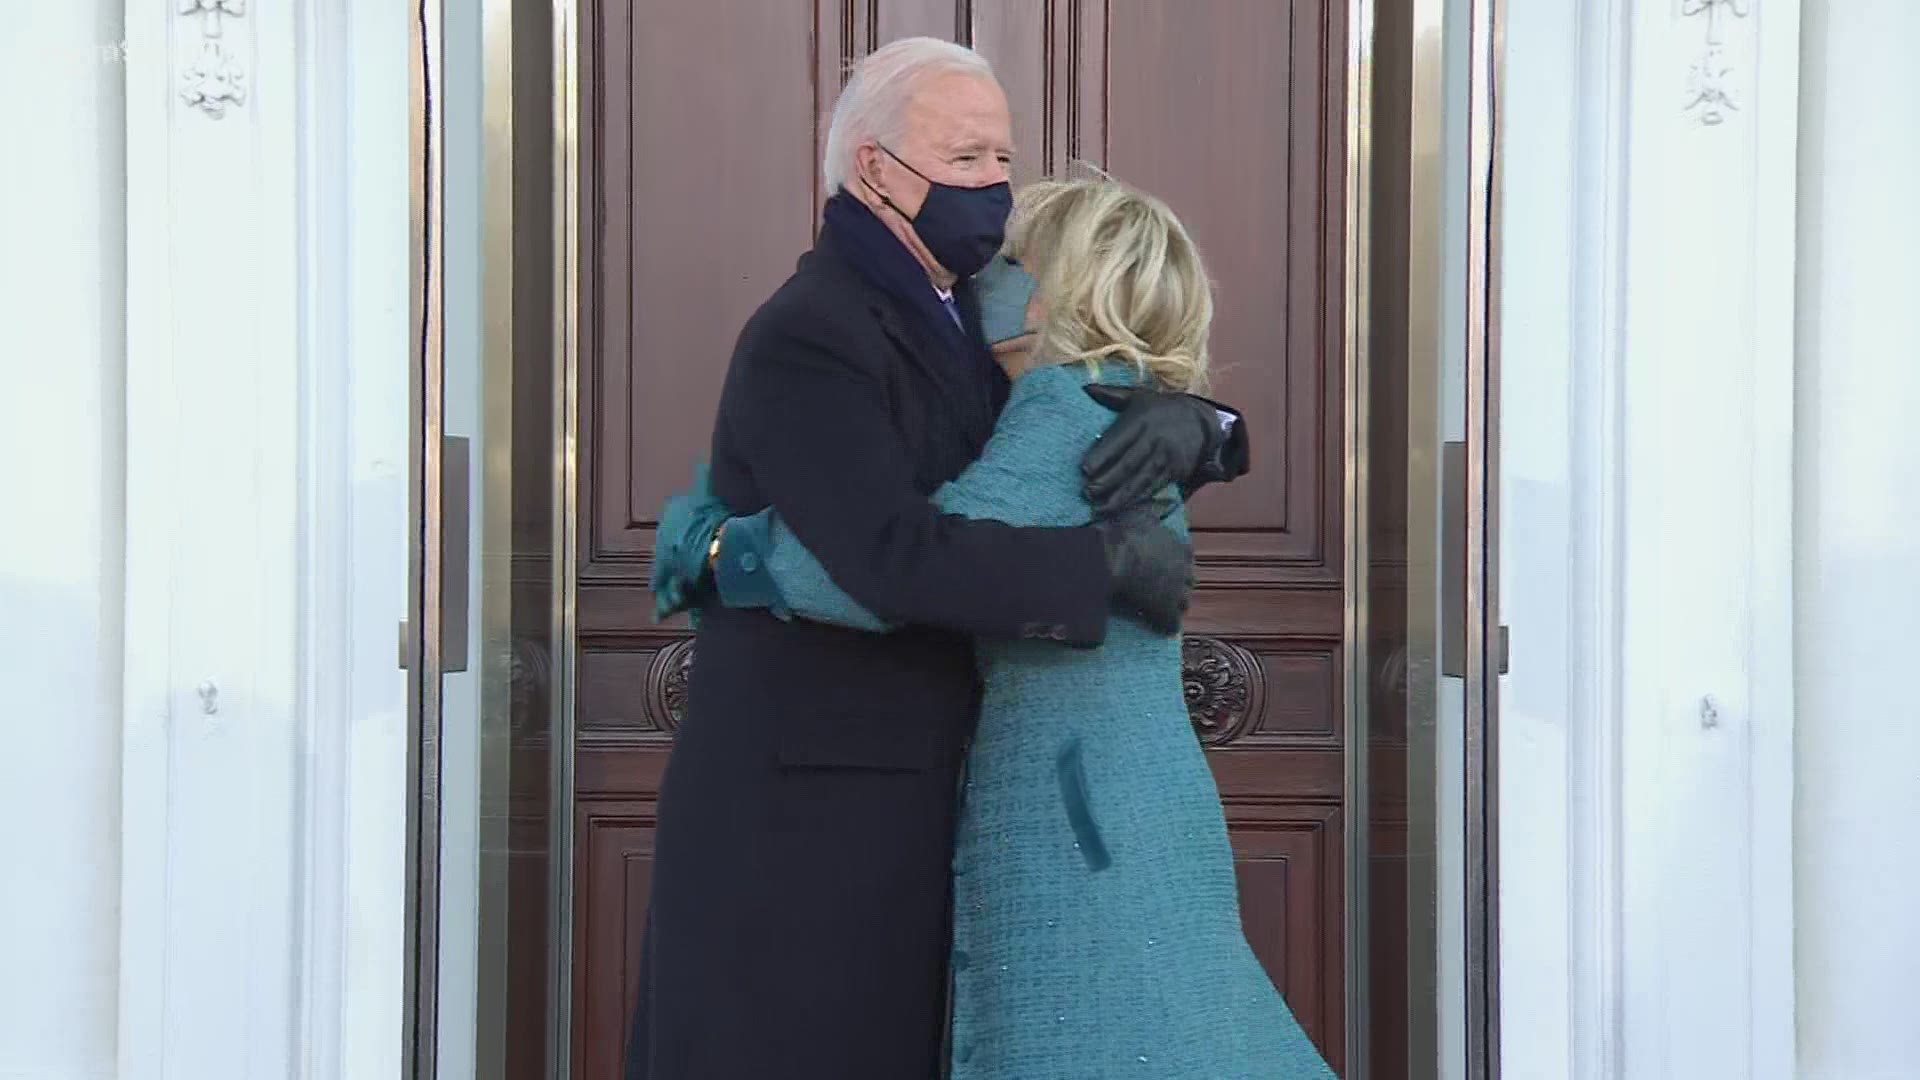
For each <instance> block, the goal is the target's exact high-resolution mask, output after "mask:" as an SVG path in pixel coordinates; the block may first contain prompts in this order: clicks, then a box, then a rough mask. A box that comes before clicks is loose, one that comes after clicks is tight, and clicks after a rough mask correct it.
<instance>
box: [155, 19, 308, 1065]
mask: <svg viewBox="0 0 1920 1080" xmlns="http://www.w3.org/2000/svg"><path fill="white" fill-rule="evenodd" d="M228 6H230V7H233V8H240V5H219V4H216V3H213V2H212V0H203V2H201V3H198V4H193V3H185V4H182V3H171V2H170V3H164V4H156V3H151V2H149V0H128V2H127V3H126V7H125V11H126V29H127V36H128V64H127V127H126V139H127V164H128V180H129V183H128V190H127V224H128V284H127V291H128V353H127V383H128V389H127V398H126V407H127V431H128V435H127V444H128V448H129V453H128V462H127V563H126V603H127V650H126V664H125V681H124V693H125V702H124V707H125V733H124V740H125V741H124V754H125V765H124V782H123V805H122V818H121V821H122V835H123V838H124V858H123V862H122V867H123V878H122V898H121V901H122V902H121V953H122V963H121V983H120V988H121V996H120V1003H121V1013H120V1045H119V1063H120V1076H121V1077H122V1078H123V1080H143V1078H161V1077H166V1078H182V1080H184V1078H192V1080H227V1078H234V1080H239V1078H242V1077H245V1078H254V1077H278V1076H289V1075H292V1074H293V1065H294V1060H295V1050H296V1038H297V1035H296V1032H297V1030H298V1027H297V1025H298V1018H297V1008H296V1005H297V1003H298V1001H299V998H298V979H297V971H298V968H297V964H296V957H297V955H298V948H297V944H296V942H297V941H298V940H299V937H298V928H299V926H300V915H299V909H298V903H297V897H298V895H299V893H298V892H297V891H296V865H297V860H298V858H299V856H300V852H301V848H302V843H301V836H300V832H299V810H298V803H297V801H296V795H295V793H296V791H297V785H296V767H297V765H298V758H297V756H296V748H297V745H298V743H297V738H298V732H299V727H298V724H299V717H300V711H301V704H300V697H301V693H300V691H301V688H300V684H299V663H298V660H297V650H298V648H299V646H300V640H301V633H300V627H299V622H298V620H299V614H300V610H301V609H300V588H299V575H300V573H301V570H302V567H303V550H304V545H305V540H306V538H305V537H304V536H303V535H302V530H301V529H300V527H299V522H300V503H301V472H300V449H299V448H300V443H299V440H300V435H301V430H302V421H301V414H300V408H299V404H300V361H301V352H302V350H301V341H300V293H299V287H300V285H299V283H300V273H299V264H298V251H299V228H300V224H301V223H300V221H299V218H298V214H297V207H298V205H299V202H298V197H299V187H298V184H297V183H296V173H295V150H296V137H295V135H296V127H297V123H298V115H299V113H298V108H297V105H298V103H297V101H296V99H295V87H296V74H297V71H298V60H297V54H296V49H295V39H294V26H295V22H294V18H293V14H292V11H291V6H290V5H286V4H276V3H255V4H247V5H245V6H244V8H243V9H242V10H241V13H239V14H234V13H230V12H228V11H226V10H225V8H226V7H228ZM182 9H185V10H182Z"/></svg>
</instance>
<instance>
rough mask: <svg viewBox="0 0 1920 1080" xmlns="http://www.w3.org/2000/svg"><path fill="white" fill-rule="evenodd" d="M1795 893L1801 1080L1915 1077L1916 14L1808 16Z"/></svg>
mask: <svg viewBox="0 0 1920 1080" xmlns="http://www.w3.org/2000/svg"><path fill="white" fill-rule="evenodd" d="M1803 33H1804V35H1805V43H1804V48H1803V50H1802V56H1803V58H1804V64H1805V67H1804V69H1803V73H1802V80H1803V98H1802V107H1801V120H1802V123H1801V138H1802V144H1801V153H1800V192H1801V211H1800V294H1799V295H1800V316H1801V325H1800V334H1799V347H1800V363H1799V382H1798V394H1799V399H1798V400H1799V410H1798V419H1799V432H1798V435H1799V438H1798V462H1797V463H1798V466H1799V476H1798V490H1799V498H1800V505H1799V508H1798V511H1799V512H1798V514H1797V527H1798V541H1799V546H1798V551H1797V554H1798V558H1797V560H1796V565H1795V598H1796V604H1797V606H1798V610H1799V625H1798V635H1797V641H1796V645H1797V649H1798V660H1799V680H1798V696H1799V711H1800V724H1799V736H1798V740H1799V741H1798V752H1799V758H1798V762H1797V766H1798V779H1799V797H1798V805H1797V808H1796V811H1797V812H1796V816H1795V823H1794V824H1795V834H1796V836H1795V844H1794V858H1795V874H1794V893H1795V909H1796V911H1797V913H1798V923H1797V943H1796V944H1797V956H1798V968H1797V972H1796V975H1797V979H1798V984H1799V998H1800V1017H1799V1021H1800V1063H1801V1073H1800V1075H1801V1076H1802V1077H1804V1078H1805V1080H1893V1078H1896V1077H1901V1078H1904V1077H1909V1076H1912V1075H1913V1074H1914V1070H1915V1069H1916V1068H1920V1066H1916V1064H1915V1063H1916V1062H1920V1024H1916V1023H1915V1022H1914V1017H1913V1009H1912V1001H1913V978H1914V972H1915V971H1916V970H1920V831H1916V826H1915V823H1916V822H1920V780H1916V776H1920V705H1916V696H1915V689H1914V679H1913V672H1914V668H1915V657H1914V652H1915V647H1916V645H1920V488H1916V486H1915V484H1916V477H1920V435H1916V431H1920V428H1917V427H1916V424H1920V322H1916V314H1915V305H1916V300H1917V298H1920V202H1917V201H1916V199H1915V192H1916V191H1920V179H1917V178H1920V119H1916V117H1915V114H1914V101H1915V98H1914V90H1913V81H1912V68H1913V62H1912V57H1911V55H1910V54H1911V49H1912V46H1913V43H1914V42H1915V41H1920V6H1915V5H1914V4H1912V3H1911V2H1909V0H1845V2H1832V3H1814V4H1809V5H1808V6H1807V20H1806V24H1805V27H1804V31H1803Z"/></svg>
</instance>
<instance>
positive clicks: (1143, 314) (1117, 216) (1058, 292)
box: [1006, 178, 1213, 391]
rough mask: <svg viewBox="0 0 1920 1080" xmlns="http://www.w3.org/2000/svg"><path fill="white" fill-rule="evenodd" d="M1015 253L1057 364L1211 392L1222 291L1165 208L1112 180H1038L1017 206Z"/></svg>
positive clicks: (1044, 342)
mask: <svg viewBox="0 0 1920 1080" xmlns="http://www.w3.org/2000/svg"><path fill="white" fill-rule="evenodd" d="M1006 253H1007V254H1008V255H1009V256H1011V257H1012V258H1014V259H1017V260H1019V262H1020V263H1021V264H1022V265H1023V266H1025V267H1026V269H1027V272H1028V273H1029V274H1032V275H1033V277H1034V280H1035V281H1036V282H1037V283H1038V291H1039V296H1040V299H1041V303H1042V304H1043V305H1044V306H1045V307H1046V320H1045V323H1044V325H1042V326H1041V327H1040V330H1039V334H1040V338H1039V342H1038V345H1037V350H1038V352H1039V353H1040V354H1042V355H1044V356H1045V357H1046V358H1047V360H1048V361H1051V362H1053V363H1074V362H1079V363H1084V364H1087V365H1088V366H1089V367H1092V368H1094V369H1095V370H1098V368H1099V365H1100V363H1101V361H1104V360H1109V359H1112V360H1119V361H1125V362H1127V363H1130V364H1132V365H1133V366H1134V367H1135V368H1136V369H1137V370H1138V371H1139V372H1140V373H1141V375H1143V376H1144V377H1146V378H1149V379H1151V380H1153V381H1154V382H1155V383H1158V384H1159V385H1160V386H1162V387H1164V388H1166V389H1169V390H1181V391H1201V390H1204V389H1206V385H1207V359H1208V358H1207V336H1208V334H1209V332H1210V331H1211V329H1212V326H1213V286H1212V283H1211V282H1210V281H1209V280H1208V278H1207V273H1206V267H1205V266H1204V265H1203V264H1202V263H1201V261H1200V249H1199V248H1198V247H1196V246H1195V245H1194V242H1193V238H1192V237H1191V236H1188V235H1187V230H1186V227H1185V226H1183V225H1181V224H1180V219H1179V218H1178V217H1175V216H1174V213H1173V211H1172V210H1170V209H1168V207H1167V205H1166V204H1165V203H1163V202H1161V201H1160V200H1159V199H1156V198H1154V197H1153V196H1151V195H1148V194H1146V193H1144V192H1140V191H1135V190H1133V189H1132V188H1129V187H1127V186H1125V185H1123V184H1120V183H1117V182H1115V181H1113V180H1111V179H1106V178H1099V179H1073V180H1042V181H1038V182H1036V183H1033V184H1030V185H1028V186H1027V187H1025V188H1023V189H1021V191H1020V193H1019V194H1018V195H1017V196H1016V197H1015V199H1014V211H1013V219H1012V221H1011V223H1010V224H1009V227H1008V234H1007V243H1006Z"/></svg>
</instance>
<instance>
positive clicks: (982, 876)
mask: <svg viewBox="0 0 1920 1080" xmlns="http://www.w3.org/2000/svg"><path fill="white" fill-rule="evenodd" d="M1007 253H1008V255H1009V256H1010V257H1011V259H1012V260H1017V262H1016V261H1010V260H1009V259H1006V258H1003V259H1001V260H999V261H997V262H996V263H995V264H994V265H993V266H992V267H990V268H989V269H988V270H986V271H984V272H983V273H982V275H981V276H980V277H979V278H977V279H976V281H975V286H976V288H977V289H978V291H979V293H980V296H981V301H982V306H983V309H984V317H983V323H984V328H985V330H986V333H987V337H988V340H989V341H995V342H998V344H996V346H995V355H996V356H997V357H998V358H999V360H1000V362H1001V364H1002V366H1003V367H1005V368H1006V369H1007V372H1008V374H1009V375H1010V376H1011V377H1012V378H1013V392H1012V396H1011V398H1010V399H1009V401H1008V403H1007V406H1006V409H1005V410H1004V411H1003V412H1002V414H1001V416H1000V419H999V422H998V424H997V425H996V427H995V430H994V436H993V439H992V441H991V442H989V443H988V445H987V448H986V451H985V453H983V454H982V455H981V457H980V459H979V460H978V461H977V462H976V463H975V464H974V465H973V466H971V467H970V468H968V469H967V470H966V471H965V472H964V473H963V474H961V476H960V477H959V478H957V479H955V480H954V481H952V482H951V483H949V484H947V485H946V486H944V487H942V488H941V489H940V490H939V491H938V492H937V493H936V494H935V495H934V500H935V502H936V503H937V504H938V505H939V506H940V508H941V509H942V510H944V511H946V512H947V513H952V514H959V515H963V516H966V517H972V518H991V519H994V520H999V521H1004V522H1006V523H1008V524H1011V525H1022V526H1026V525H1037V526H1049V525H1051V526H1072V525H1084V524H1086V523H1087V522H1088V520H1089V517H1090V514H1091V511H1090V509H1089V507H1088V505H1087V503H1086V500H1085V498H1084V497H1083V494H1082V486H1083V478H1082V477H1081V476H1080V474H1079V471H1078V469H1077V463H1078V462H1079V461H1080V459H1081V456H1082V454H1084V452H1085V451H1086V450H1087V448H1088V447H1089V446H1090V445H1091V444H1092V443H1093V442H1094V441H1095V440H1096V439H1098V438H1099V437H1100V436H1101V433H1102V432H1103V431H1104V430H1105V429H1106V427H1107V425H1108V424H1109V423H1110V422H1111V420H1112V419H1113V416H1114V414H1113V413H1112V412H1111V411H1110V410H1109V409H1107V408H1104V407H1102V405H1100V404H1099V403H1097V402H1096V401H1095V400H1093V398H1092V397H1091V396H1090V395H1089V394H1088V393H1087V392H1086V388H1087V387H1088V386H1090V385H1101V386H1114V387H1126V386H1132V385H1138V384H1141V383H1151V384H1154V385H1157V386H1158V387H1159V388H1161V389H1166V390H1175V391H1191V390H1198V389H1200V388H1201V387H1203V386H1204V381H1205V377H1206V361H1207V350H1206V341H1207V332H1208V327H1209V324H1210V322H1211V319H1212V298H1211V292H1210V289H1209V287H1208V285H1207V279H1206V276H1205V272H1204V270H1203V269H1202V266H1201V263H1200V259H1199V255H1198V252H1197V251H1196V250H1195V248H1194V246H1193V243H1192V241H1191V239H1190V238H1189V237H1188V236H1187V234H1186V232H1185V230H1184V229H1183V228H1182V227H1181V225H1180V223H1179V221H1178V220H1177V219H1176V218H1175V217H1174V216H1173V214H1172V213H1171V212H1170V211H1169V210H1168V209H1167V208H1166V207H1165V205H1164V204H1162V203H1160V202H1159V201H1158V200H1156V199H1153V198H1151V197H1149V196H1146V195H1143V194H1140V193H1137V192H1133V191H1130V190H1128V189H1126V188H1124V187H1122V186H1120V185H1118V184H1114V183H1111V182H1107V181H1093V180H1087V181H1070V182H1048V183H1041V184H1036V185H1033V186H1032V187H1030V188H1028V189H1027V190H1025V191H1024V192H1022V195H1021V199H1020V202H1019V204H1018V206H1017V208H1016V211H1015V214H1014V219H1013V225H1012V233H1011V235H1010V237H1009V241H1008V247H1007ZM1029 327H1037V330H1031V331H1030V330H1029V329H1028V328H1029ZM1097 392H1098V391H1097V390H1096V393H1097ZM1144 512H1158V513H1163V514H1164V517H1165V520H1166V524H1167V526H1168V527H1169V528H1171V529H1174V530H1175V531H1176V532H1179V533H1181V534H1182V535H1184V534H1185V531H1186V519H1185V514H1184V511H1183V510H1181V509H1180V507H1179V500H1178V493H1176V492H1172V491H1169V492H1168V493H1166V495H1165V496H1164V497H1163V498H1162V499H1161V500H1160V502H1159V503H1158V505H1157V506H1156V507H1154V508H1151V509H1148V510H1146V511H1144ZM726 516H727V511H726V510H725V508H724V507H721V506H718V505H717V504H716V503H715V502H714V501H713V499H712V497H711V495H709V494H707V493H705V492H703V491H695V492H693V493H691V494H689V495H686V496H679V497H676V498H675V499H673V500H670V501H669V506H668V510H667V512H666V513H665V514H664V515H663V520H662V527H661V550H662V552H663V555H662V558H661V561H660V564H659V567H658V569H657V571H656V579H655V583H654V584H655V589H656V592H657V593H658V595H659V598H660V603H661V606H662V608H663V610H674V609H677V608H678V607H680V606H683V605H684V604H685V603H686V601H685V600H684V599H683V598H684V597H687V596H690V595H693V594H696V593H698V592H700V591H701V590H702V589H704V588H706V587H708V583H709V575H708V573H707V569H708V565H707V564H709V560H708V559H707V556H708V555H709V553H711V554H712V556H713V557H712V559H711V560H710V565H711V578H710V582H711V587H712V588H713V590H714V591H716V592H717V594H718V600H719V602H720V603H722V604H725V605H727V606H731V607H767V608H772V609H773V610H774V611H775V612H776V613H777V614H780V615H782V616H783V617H788V618H802V619H810V620H815V621H821V622H830V623H835V624H839V625H843V626H850V627H855V628H859V629H865V630H870V631H874V632H885V631H886V630H888V629H889V627H887V626H886V625H885V624H884V623H882V622H881V621H880V620H879V619H877V618H875V617H874V616H873V615H872V614H871V613H870V612H868V611H866V610H865V609H863V608H862V607H861V606H860V605H859V604H857V603H856V602H855V601H854V600H853V599H852V598H851V597H849V596H848V595H847V594H846V593H845V592H843V591H842V590H840V589H839V588H838V587H837V586H836V585H835V584H834V583H833V581H832V580H831V579H830V578H829V577H828V576H827V574H826V572H825V570H824V569H823V568H822V567H821V566H820V564H819V562H817V561H816V560H815V559H814V558H813V557H812V556H811V555H810V554H808V552H807V551H806V549H805V548H804V547H803V546H801V544H800V543H799V541H798V540H797V539H795V537H794V536H793V534H792V533H791V532H790V531H788V530H787V529H786V528H785V527H784V526H783V525H782V523H781V522H780V520H779V518H778V517H777V516H776V515H774V514H773V512H772V511H770V510H769V511H763V512H762V513H760V514H757V515H754V516H752V517H743V518H734V519H731V520H726V521H725V525H724V528H722V529H721V530H720V532H719V537H720V539H719V543H717V544H711V545H710V544H708V543H707V542H706V540H707V538H709V537H711V536H713V535H714V533H715V529H716V526H718V523H719V522H720V520H721V519H725V518H726ZM676 552H678V553H679V557H676V555H675V553H676ZM977 654H978V657H979V663H980V671H981V678H982V682H983V686H984V693H983V697H982V701H981V708H980V721H979V727H978V730H977V732H976V734H975V736H974V740H973V743H972V747H971V750H970V752H969V756H968V761H967V779H966V789H965V792H964V796H963V799H962V803H961V810H960V820H959V833H958V836H957V837H956V840H955V851H954V862H953V875H954V928H953V932H954V941H953V956H952V978H953V999H952V1000H953V1015H952V1030H951V1043H950V1066H951V1075H952V1076H953V1077H955V1078H957V1080H1016V1078H1017V1080H1054V1078H1079V1077H1086V1078H1089V1080H1091V1078H1095V1077H1098V1078H1103V1080H1105V1078H1113V1077H1126V1076H1139V1077H1151V1078H1155V1080H1169V1078H1191V1080H1237V1078H1263V1080H1264V1078H1273V1080H1296V1078H1320V1077H1331V1076H1332V1072H1331V1070H1330V1069H1329V1068H1328V1067H1327V1065H1326V1063H1325V1061H1324V1060H1323V1059H1322V1058H1321V1056H1320V1054H1319V1052H1318V1051H1317V1050H1316V1049H1315V1047H1314V1045H1313V1043H1312V1042H1311V1041H1310V1040H1309V1039H1308V1038H1307V1036H1306V1034H1305V1032H1304V1031H1302V1030H1301V1028H1300V1025H1299V1023H1298V1022H1297V1021H1296V1020H1295V1019H1294V1017H1293V1014H1292V1013H1291V1012H1290V1011H1289V1010H1288V1008H1287V1006H1286V1003H1285V1002H1284V1001H1283V1000H1282V999H1281V996H1280V994H1279V993H1278V992H1277V991H1276V990H1275V989H1274V986H1273V983H1272V982H1271V981H1270V980H1269V979H1268V977H1267V975H1266V972H1265V971H1264V970H1263V969H1262V968H1261V966H1260V963H1259V961H1258V960H1257V959H1256V958H1255V956H1254V954H1253V950H1252V949H1251V948H1250V947H1249V946H1248V944H1247V941H1246V937H1245V934H1244V932H1243V931H1242V929H1241V924H1240V911H1239V903H1238V897H1237V892H1236V884H1235V879H1234V868H1233V852H1232V850H1231V848H1230V847H1229V845H1228V840H1227V828H1226V820H1225V815H1224V814H1223V812H1222V810H1221V806H1220V797H1219V793H1218V791H1217V789H1216V788H1215V786H1214V783H1213V775H1212V772H1211V771H1210V770H1209V768H1208V766H1207V762H1206V759H1205V756H1204V753H1203V752H1202V750H1201V747H1200V745H1199V742H1198V741H1197V740H1196V739H1195V738H1194V736H1193V732H1192V729H1191V727H1190V725H1189V722H1188V717H1187V708H1186V702H1185V698H1184V694H1183V690H1182V684H1181V670H1180V643H1179V641H1178V640H1177V639H1174V638H1167V637H1161V636H1159V635H1156V634H1154V633H1152V632H1151V631H1149V630H1148V629H1147V628H1146V627H1144V626H1142V625H1140V624H1139V623H1136V622H1133V621H1131V620H1128V619H1124V618H1115V619H1114V621H1113V622H1112V623H1111V624H1110V626H1109V629H1108V633H1107V639H1106V644H1105V645H1104V646H1102V647H1101V648H1098V649H1090V650H1081V649H1074V648H1069V647H1067V646H1065V645H1061V644H1056V643H1053V642H1046V641H1033V640H1022V641H981V642H979V643H978V644H977Z"/></svg>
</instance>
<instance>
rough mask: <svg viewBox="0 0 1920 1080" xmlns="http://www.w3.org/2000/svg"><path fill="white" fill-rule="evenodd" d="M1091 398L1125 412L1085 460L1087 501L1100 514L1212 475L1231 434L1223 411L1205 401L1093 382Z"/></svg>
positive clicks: (1182, 395) (1087, 389) (1082, 467)
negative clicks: (1223, 420) (1224, 426)
mask: <svg viewBox="0 0 1920 1080" xmlns="http://www.w3.org/2000/svg"><path fill="white" fill-rule="evenodd" d="M1086 391H1087V396H1088V397H1090V398H1092V399H1093V400H1095V401H1097V402H1099V403H1100V404H1101V405H1104V406H1106V407H1107V408H1109V409H1112V410H1114V411H1115V412H1117V413H1119V414H1120V417H1119V419H1117V420H1115V421H1114V422H1113V426H1112V427H1110V428H1108V429H1107V432H1106V434H1104V435H1102V436H1101V437H1100V439H1099V441H1097V442H1095V443H1094V444H1093V448H1092V449H1090V450H1088V451H1087V453H1086V456H1085V457H1084V458H1082V459H1081V462H1080V471H1081V473H1082V475H1084V476H1085V477H1086V481H1087V486H1086V494H1087V501H1088V502H1090V503H1092V504H1093V509H1094V513H1096V514H1102V515H1105V514H1113V513H1117V512H1119V511H1121V510H1124V509H1126V508H1127V507H1129V506H1133V505H1134V504H1136V503H1139V502H1143V501H1145V500H1146V499H1147V498H1149V497H1151V496H1152V495H1153V494H1154V493H1155V492H1157V491H1160V490H1162V489H1164V488H1166V487H1167V486H1168V485H1170V484H1179V485H1181V486H1183V487H1185V486H1187V485H1188V484H1189V483H1190V482H1192V481H1196V480H1207V479H1212V478H1213V477H1212V476H1211V475H1210V474H1209V472H1208V469H1209V467H1210V466H1211V465H1212V464H1213V462H1214V460H1215V459H1216V458H1217V457H1218V456H1219V453H1220V446H1221V444H1222V442H1224V440H1225V438H1226V435H1225V432H1224V431H1223V430H1222V428H1221V423H1220V411H1219V410H1218V409H1217V408H1215V407H1214V405H1213V403H1212V402H1210V401H1207V400H1206V399H1204V398H1197V397H1193V396H1191V395H1188V394H1175V393H1168V392H1166V391H1161V390H1149V389H1144V388H1138V387H1128V386H1104V385H1101V384H1099V383H1094V384H1092V385H1090V386H1088V387H1087V388H1086Z"/></svg>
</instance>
